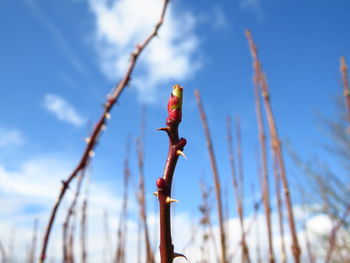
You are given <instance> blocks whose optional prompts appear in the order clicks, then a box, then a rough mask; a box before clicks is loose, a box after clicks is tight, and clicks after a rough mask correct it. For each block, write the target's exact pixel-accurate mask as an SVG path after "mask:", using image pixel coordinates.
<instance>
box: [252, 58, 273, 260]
mask: <svg viewBox="0 0 350 263" xmlns="http://www.w3.org/2000/svg"><path fill="white" fill-rule="evenodd" d="M253 68H254V77H253V83H254V95H255V111H256V118H257V122H258V131H259V142H260V148H261V150H260V154H261V162H262V173H263V176H262V177H263V184H262V193H263V197H264V209H265V215H266V226H267V237H268V242H269V262H270V263H274V262H275V256H274V251H273V240H272V227H271V205H270V187H269V173H268V164H267V146H266V135H265V125H264V120H263V114H262V110H261V103H260V93H259V85H260V83H261V81H260V76H261V73H260V64H259V61H258V60H256V59H255V60H254V62H253Z"/></svg>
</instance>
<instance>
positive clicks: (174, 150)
mask: <svg viewBox="0 0 350 263" xmlns="http://www.w3.org/2000/svg"><path fill="white" fill-rule="evenodd" d="M182 93H183V92H182V87H180V86H179V85H175V86H174V87H173V92H172V94H171V97H170V99H169V102H168V117H167V120H166V127H165V128H160V129H159V130H162V131H165V132H166V133H167V135H168V137H169V151H168V157H167V160H166V164H165V168H164V173H163V177H160V178H158V179H157V183H156V184H157V188H158V192H157V196H158V200H159V211H160V213H159V219H160V246H159V250H160V262H161V263H172V262H173V259H174V258H175V257H177V256H183V255H181V254H177V253H174V245H173V244H172V238H171V223H170V205H171V204H172V203H173V202H176V200H174V199H172V198H171V185H172V181H173V175H174V171H175V167H176V163H177V160H178V158H179V156H180V155H184V154H183V152H182V151H183V148H184V146H185V145H186V140H185V139H184V138H179V133H178V127H179V124H180V122H181V116H182Z"/></svg>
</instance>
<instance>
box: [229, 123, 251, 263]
mask: <svg viewBox="0 0 350 263" xmlns="http://www.w3.org/2000/svg"><path fill="white" fill-rule="evenodd" d="M232 144H233V143H232V131H231V118H230V117H227V145H228V152H229V161H230V168H231V176H232V183H233V189H234V193H235V200H236V208H237V214H238V216H239V222H240V227H241V244H242V246H241V247H242V262H245V261H248V262H250V256H249V250H248V248H247V244H246V242H245V231H244V218H243V207H242V206H243V205H242V203H243V202H242V194H243V193H242V191H240V190H239V189H240V187H239V185H238V180H237V176H236V169H235V161H234V154H233V146H232ZM237 145H238V144H237ZM241 168H242V167H241ZM242 179H243V178H242V174H241V180H240V182H243V180H242ZM241 189H242V188H241Z"/></svg>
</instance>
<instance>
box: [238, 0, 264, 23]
mask: <svg viewBox="0 0 350 263" xmlns="http://www.w3.org/2000/svg"><path fill="white" fill-rule="evenodd" d="M240 6H241V9H242V10H243V11H252V12H254V13H256V15H257V16H258V18H260V19H262V18H264V14H263V11H262V7H261V0H241V2H240Z"/></svg>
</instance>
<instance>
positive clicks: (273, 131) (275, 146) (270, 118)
mask: <svg viewBox="0 0 350 263" xmlns="http://www.w3.org/2000/svg"><path fill="white" fill-rule="evenodd" d="M246 37H247V39H248V42H249V46H250V51H251V55H252V58H253V60H254V61H256V64H258V65H259V67H260V69H259V79H260V82H261V93H262V97H263V99H264V105H265V111H266V117H267V122H268V128H269V133H270V137H271V147H272V150H273V152H274V154H275V155H276V158H277V161H278V167H279V170H280V174H281V179H282V183H283V189H284V195H285V202H286V206H287V211H288V219H289V227H290V232H291V235H292V253H293V256H294V260H295V262H296V263H299V262H300V254H301V251H300V246H299V242H298V236H297V232H296V227H295V222H294V214H293V205H292V200H291V197H290V191H289V186H288V179H287V175H286V169H285V164H284V159H283V154H282V145H281V141H280V139H279V136H278V132H277V127H276V122H275V119H274V115H273V112H272V108H271V103H270V96H269V91H268V86H267V82H266V76H265V75H264V74H263V73H262V70H261V65H260V62H259V60H258V57H257V48H256V46H255V44H254V42H253V39H252V36H251V33H250V31H246Z"/></svg>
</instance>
